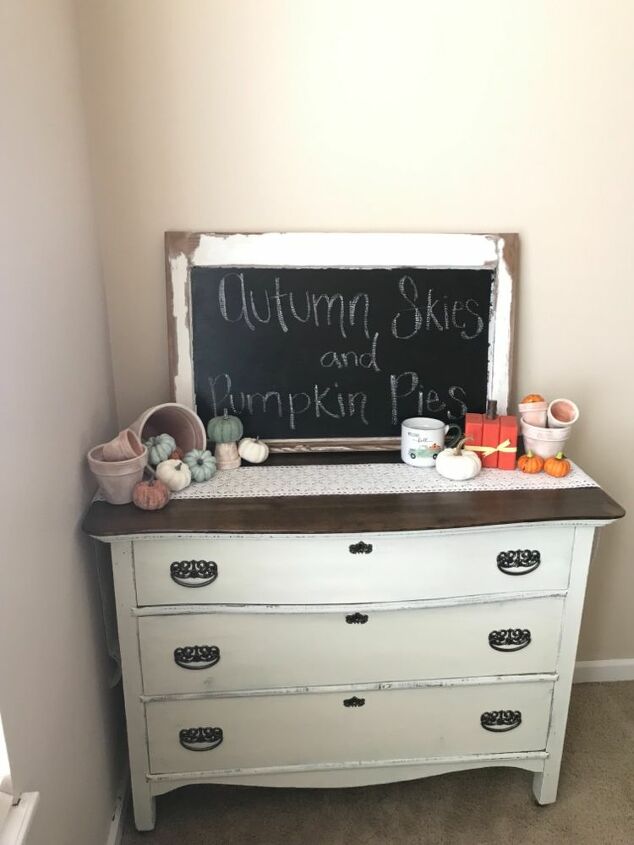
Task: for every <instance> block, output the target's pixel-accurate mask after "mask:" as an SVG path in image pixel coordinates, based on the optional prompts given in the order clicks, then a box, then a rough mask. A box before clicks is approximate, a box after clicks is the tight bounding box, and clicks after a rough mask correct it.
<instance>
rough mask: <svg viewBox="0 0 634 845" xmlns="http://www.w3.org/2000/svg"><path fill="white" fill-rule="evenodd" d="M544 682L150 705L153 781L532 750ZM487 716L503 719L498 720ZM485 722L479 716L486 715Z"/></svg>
mask: <svg viewBox="0 0 634 845" xmlns="http://www.w3.org/2000/svg"><path fill="white" fill-rule="evenodd" d="M552 690H553V684H552V683H548V682H543V681H542V682H538V681H530V682H522V683H508V684H499V683H498V684H482V685H479V684H477V685H472V684H469V685H465V686H451V687H443V686H436V687H425V688H421V689H392V690H372V691H371V692H356V693H352V692H350V693H333V692H328V693H306V694H292V695H288V694H287V695H276V696H245V697H240V698H218V699H200V700H187V701H156V702H152V703H149V704H148V705H147V726H148V739H149V747H150V769H151V771H152V772H153V773H163V772H165V773H167V772H190V771H211V770H217V769H227V768H253V767H269V766H288V765H302V764H305V765H310V764H318V763H337V762H347V761H362V760H366V761H368V760H376V761H380V760H394V759H412V758H418V757H432V756H445V755H448V756H454V755H462V754H479V753H489V754H490V753H497V752H513V751H538V750H542V749H543V748H544V747H545V745H546V735H547V731H548V721H549V715H550V704H551V698H552ZM493 711H508V712H504V713H503V714H501V715H500V716H499V718H498V714H497V713H493ZM485 714H487V715H485Z"/></svg>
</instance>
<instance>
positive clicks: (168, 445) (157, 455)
mask: <svg viewBox="0 0 634 845" xmlns="http://www.w3.org/2000/svg"><path fill="white" fill-rule="evenodd" d="M143 445H144V446H147V454H148V463H149V464H151V465H152V466H153V467H155V466H157V464H160V463H161V461H166V460H167V459H168V458H169V456H170V455H171V454H172V452H173V451H174V449H175V448H176V441H175V440H174V438H173V437H172V435H171V434H157V435H156V437H149V438H148V439H147V440H144V441H143Z"/></svg>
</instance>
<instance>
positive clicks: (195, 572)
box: [170, 560, 218, 587]
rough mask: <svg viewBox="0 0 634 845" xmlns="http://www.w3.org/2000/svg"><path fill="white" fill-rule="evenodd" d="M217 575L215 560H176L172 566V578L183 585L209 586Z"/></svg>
mask: <svg viewBox="0 0 634 845" xmlns="http://www.w3.org/2000/svg"><path fill="white" fill-rule="evenodd" d="M217 577H218V564H216V563H214V561H213V560H175V561H174V563H172V564H171V566H170V578H171V579H172V581H174V582H175V583H176V584H179V585H180V586H181V587H207V586H208V585H209V584H212V583H213V582H214V581H215V580H216V578H217Z"/></svg>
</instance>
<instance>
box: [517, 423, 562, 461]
mask: <svg viewBox="0 0 634 845" xmlns="http://www.w3.org/2000/svg"><path fill="white" fill-rule="evenodd" d="M520 427H521V430H522V437H523V438H524V448H525V449H526V451H527V452H528V451H529V450H530V451H531V452H532V453H533V454H534V455H539V457H540V458H544V459H546V458H554V457H555V455H556V454H557V452H564V451H565V446H566V443H567V442H568V438H569V437H570V428H569V427H567V428H543V427H542V426H537V425H530V423H527V422H525V421H524V420H521V422H520Z"/></svg>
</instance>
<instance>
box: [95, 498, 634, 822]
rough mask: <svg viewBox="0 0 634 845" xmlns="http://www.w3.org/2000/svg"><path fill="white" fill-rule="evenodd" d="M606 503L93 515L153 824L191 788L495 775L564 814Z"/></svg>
mask: <svg viewBox="0 0 634 845" xmlns="http://www.w3.org/2000/svg"><path fill="white" fill-rule="evenodd" d="M622 515H623V511H622V509H621V508H620V507H619V506H618V505H617V504H616V503H615V502H614V501H613V500H612V499H610V498H609V497H608V496H607V495H606V494H605V493H604V492H603V491H601V490H600V489H599V488H585V489H577V490H557V491H537V492H535V491H531V492H527V491H512V492H508V491H506V492H497V493H455V494H454V493H451V494H431V493H428V494H402V495H382V496H320V497H303V498H292V499H281V500H280V499H250V500H227V499H225V500H216V501H207V502H205V501H200V500H190V501H180V502H178V501H175V502H172V503H170V505H169V507H168V508H167V509H166V510H165V511H162V512H158V513H146V512H142V511H137V510H135V509H134V508H133V507H132V506H123V507H114V506H111V505H107V504H105V503H103V502H98V503H94V504H93V505H92V507H91V510H90V512H89V514H88V516H87V518H86V521H85V524H84V528H85V530H86V531H87V532H88V533H90V534H91V535H92V536H94V537H97V538H98V539H99V540H102V541H105V542H109V543H111V548H112V563H113V570H114V581H115V590H116V600H117V614H118V629H119V638H120V646H121V657H122V664H123V679H124V693H125V705H126V714H127V725H128V737H129V749H130V766H131V772H132V789H133V797H134V810H135V819H136V825H137V827H138V828H139V829H140V830H147V829H151V828H152V827H153V826H154V823H155V810H154V804H155V800H154V799H155V796H157V795H160V794H161V793H164V792H167V791H169V790H171V789H174V788H176V787H179V786H183V785H186V784H193V783H201V782H202V783H233V784H255V785H265V786H311V787H343V786H358V785H361V784H376V783H385V782H389V781H396V780H406V779H413V778H421V777H426V776H428V775H434V774H439V773H442V772H451V771H456V770H461V769H470V768H478V767H483V766H501V765H502V766H515V767H519V768H522V769H527V770H529V771H531V772H534V773H535V774H534V781H533V790H534V794H535V797H536V799H537V801H538V802H539V803H541V804H546V803H549V802H552V801H554V800H555V797H556V793H557V783H558V779H559V768H560V762H561V753H562V746H563V741H564V733H565V727H566V718H567V711H568V702H569V697H570V687H571V682H572V674H573V669H574V661H575V652H576V647H577V638H578V632H579V624H580V619H581V612H582V606H583V596H584V591H585V585H586V577H587V571H588V565H589V562H590V558H591V553H592V549H593V541H594V536H595V529H596V528H597V527H598V526H601V525H605V524H607V523H608V522H611V521H613V520H614V519H617V518H619V517H620V516H622Z"/></svg>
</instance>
